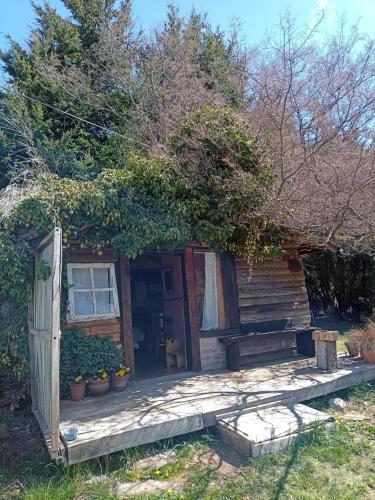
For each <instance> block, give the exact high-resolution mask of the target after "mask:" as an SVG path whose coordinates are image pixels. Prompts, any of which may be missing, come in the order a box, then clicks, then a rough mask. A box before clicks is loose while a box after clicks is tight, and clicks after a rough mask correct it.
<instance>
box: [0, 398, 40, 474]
mask: <svg viewBox="0 0 375 500" xmlns="http://www.w3.org/2000/svg"><path fill="white" fill-rule="evenodd" d="M36 457H38V460H39V461H44V462H45V463H46V464H48V462H49V459H48V454H47V451H46V449H45V447H44V443H43V438H42V435H41V433H40V431H39V427H38V424H37V422H36V420H35V418H34V416H33V414H32V413H31V409H30V408H26V409H23V410H16V411H13V412H12V411H10V410H9V409H7V408H2V409H1V411H0V471H1V472H3V474H4V475H6V476H9V475H12V473H14V472H15V471H19V470H21V469H22V470H23V471H25V469H26V468H27V466H28V465H29V466H31V465H32V463H33V462H34V461H35V460H36ZM25 466H26V467H25ZM25 472H26V471H25Z"/></svg>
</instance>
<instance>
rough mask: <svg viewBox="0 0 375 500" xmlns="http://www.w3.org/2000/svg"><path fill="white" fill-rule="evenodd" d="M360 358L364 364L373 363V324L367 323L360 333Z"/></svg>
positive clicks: (374, 361)
mask: <svg viewBox="0 0 375 500" xmlns="http://www.w3.org/2000/svg"><path fill="white" fill-rule="evenodd" d="M361 358H362V359H363V361H364V362H365V363H375V323H374V322H373V321H369V322H368V323H367V326H366V328H365V329H364V330H363V332H362V339H361Z"/></svg>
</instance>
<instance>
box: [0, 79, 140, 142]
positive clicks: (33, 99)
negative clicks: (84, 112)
mask: <svg viewBox="0 0 375 500" xmlns="http://www.w3.org/2000/svg"><path fill="white" fill-rule="evenodd" d="M0 90H2V91H3V93H4V94H6V93H7V92H13V93H14V94H16V95H19V96H20V97H23V98H24V99H28V100H29V101H31V102H36V103H37V104H41V105H42V106H46V107H47V108H50V109H53V110H54V111H57V112H58V113H61V114H63V115H67V116H70V117H71V118H75V119H76V120H79V121H81V122H83V123H87V124H88V125H92V126H93V127H96V128H99V129H101V130H105V131H106V132H109V133H110V134H114V135H117V136H119V137H122V138H123V139H126V140H127V141H132V142H135V143H137V144H140V145H141V146H145V147H146V148H147V147H148V145H147V144H145V143H144V142H140V141H137V139H132V138H131V137H127V136H126V135H123V134H121V133H120V132H117V131H116V130H111V129H109V128H107V127H103V126H102V125H98V124H97V123H94V122H91V121H90V120H86V119H85V118H81V117H79V116H77V115H74V114H73V113H69V111H64V110H63V109H59V108H56V106H52V104H48V103H47V102H43V101H40V100H39V99H36V98H35V97H30V96H28V95H26V94H23V93H22V92H18V91H17V90H14V89H6V88H5V87H2V86H1V85H0Z"/></svg>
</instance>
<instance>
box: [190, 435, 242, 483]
mask: <svg viewBox="0 0 375 500" xmlns="http://www.w3.org/2000/svg"><path fill="white" fill-rule="evenodd" d="M193 464H197V465H201V466H202V467H204V468H207V469H210V470H215V471H217V472H219V474H220V476H221V477H226V478H229V477H233V476H235V475H236V474H238V472H239V469H241V468H242V467H244V466H245V465H246V458H244V457H242V455H240V454H239V453H237V452H236V451H234V450H233V449H232V448H229V447H228V446H226V445H225V444H223V443H220V442H218V443H215V444H213V445H211V446H210V447H205V448H204V449H203V450H202V451H200V452H199V453H198V454H197V455H195V457H194V459H193Z"/></svg>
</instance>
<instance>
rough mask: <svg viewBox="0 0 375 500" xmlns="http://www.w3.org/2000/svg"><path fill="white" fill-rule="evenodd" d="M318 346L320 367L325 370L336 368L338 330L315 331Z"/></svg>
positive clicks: (314, 336) (317, 354) (317, 356)
mask: <svg viewBox="0 0 375 500" xmlns="http://www.w3.org/2000/svg"><path fill="white" fill-rule="evenodd" d="M312 335H313V339H314V340H315V347H316V360H317V364H318V368H320V369H321V370H325V371H332V370H336V368H337V348H336V342H337V338H338V332H328V331H320V332H313V334H312Z"/></svg>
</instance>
